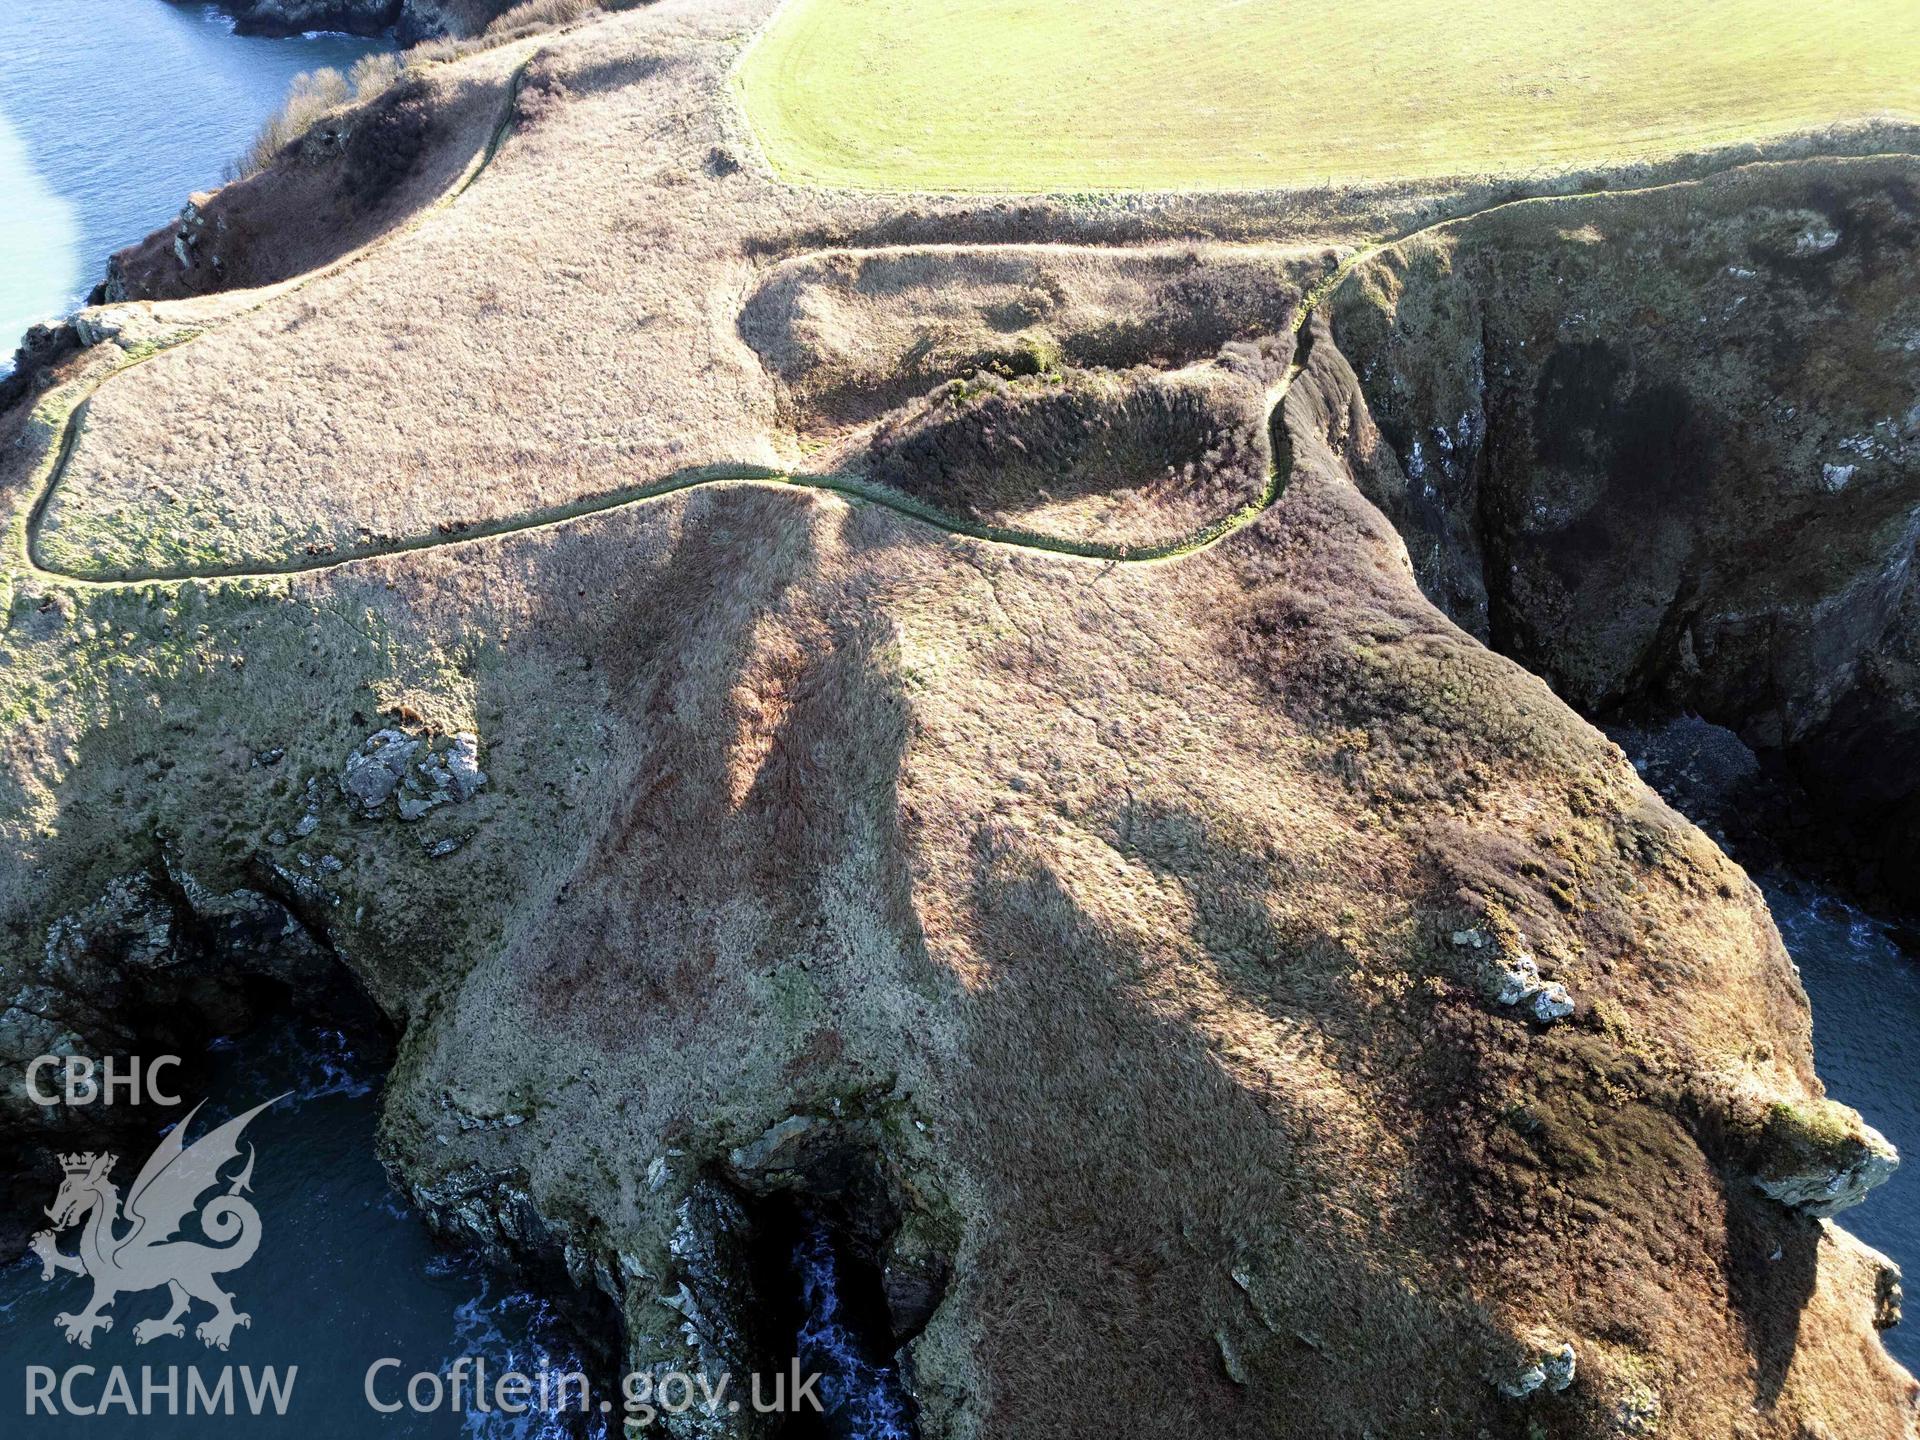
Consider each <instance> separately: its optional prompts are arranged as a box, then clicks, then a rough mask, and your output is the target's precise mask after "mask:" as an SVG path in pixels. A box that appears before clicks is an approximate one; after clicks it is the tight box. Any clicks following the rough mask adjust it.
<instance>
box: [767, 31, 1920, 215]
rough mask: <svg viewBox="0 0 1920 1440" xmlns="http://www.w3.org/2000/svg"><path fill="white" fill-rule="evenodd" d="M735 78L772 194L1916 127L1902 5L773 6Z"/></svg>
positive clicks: (1259, 174)
mask: <svg viewBox="0 0 1920 1440" xmlns="http://www.w3.org/2000/svg"><path fill="white" fill-rule="evenodd" d="M737 78H738V85H739V88H740V90H741V92H742V95H743V97H744V101H745V105H746V109H747V113H748V117H749V119H750V120H751V122H752V124H753V126H754V129H755V130H756V132H757V133H758V135H759V137H760V141H761V143H762V145H763V146H764V147H765V149H766V152H767V154H768V157H769V158H770V159H771V161H772V162H773V164H774V166H775V168H776V169H777V170H778V171H779V172H780V173H781V174H782V175H783V176H785V177H786V178H788V179H792V180H798V181H807V182H813V183H819V184H833V185H854V186H865V187H876V188H910V189H918V188H931V189H953V190H1002V191H1025V190H1084V189H1104V188H1115V189H1187V188H1244V187H1256V186H1286V185H1303V184H1318V183H1321V182H1323V181H1328V180H1332V181H1353V180H1375V179H1392V178H1399V177H1418V176H1433V175H1443V174H1459V173H1472V172H1483V171H1515V170H1528V169H1535V168H1541V167H1559V166H1564V165H1569V164H1576V163H1586V162H1594V161H1604V160H1620V159H1637V158H1644V157H1649V156H1655V155H1661V154H1666V153H1672V152H1674V151H1676V150H1681V149H1686V148H1691V147H1694V146H1697V145H1710V144H1717V143H1722V142H1726V141H1731V140H1739V139H1747V138H1758V137H1764V136H1767V135H1774V134H1780V133H1784V132H1787V131H1791V130H1797V129H1803V128H1808V127H1812V126H1817V125H1824V124H1829V123H1832V122H1834V121H1839V120H1849V119H1858V118H1862V117H1867V116H1873V115H1882V114H1900V115H1907V116H1912V115H1915V114H1920V6H1915V5H1914V4H1913V3H1912V0H1701V3H1698V4H1695V5H1693V6H1690V7H1684V8H1683V7H1678V6H1674V5H1670V4H1666V3H1663V0H1565V3H1556V4H1551V5H1549V4H1546V3H1543V0H1464V3H1450V0H1353V3H1350V4H1347V5H1344V6H1324V5H1310V4H1306V3H1304V0H1257V3H1255V0H792V3H790V4H789V5H788V6H787V7H786V8H785V9H784V10H782V11H781V13H780V14H779V16H778V17H777V18H776V19H775V20H774V22H773V24H772V26H771V27H770V28H769V30H768V31H767V32H766V33H765V34H764V35H763V36H762V37H761V38H760V40H759V41H758V43H756V44H755V45H754V46H753V48H752V49H751V50H750V51H749V53H748V55H747V57H746V59H745V61H744V62H743V64H742V66H741V69H740V72H739V75H738V77H737Z"/></svg>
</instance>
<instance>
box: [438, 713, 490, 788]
mask: <svg viewBox="0 0 1920 1440" xmlns="http://www.w3.org/2000/svg"><path fill="white" fill-rule="evenodd" d="M446 769H447V773H448V775H449V778H450V779H451V781H452V784H453V793H454V798H455V799H458V800H471V799H472V798H473V793H474V791H476V790H478V789H479V788H480V787H481V786H482V785H484V784H486V783H487V772H486V771H484V770H482V769H481V768H480V738H479V737H478V736H477V735H471V734H468V733H467V732H466V731H464V730H463V731H461V732H460V733H459V734H458V735H455V736H454V737H453V748H452V749H450V750H449V751H448V752H447V757H446Z"/></svg>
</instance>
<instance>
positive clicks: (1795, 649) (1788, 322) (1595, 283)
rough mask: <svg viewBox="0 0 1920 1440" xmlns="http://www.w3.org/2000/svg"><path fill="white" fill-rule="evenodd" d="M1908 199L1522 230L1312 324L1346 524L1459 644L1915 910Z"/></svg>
mask: <svg viewBox="0 0 1920 1440" xmlns="http://www.w3.org/2000/svg"><path fill="white" fill-rule="evenodd" d="M1916 184H1920V168H1916V166H1915V164H1914V162H1912V161H1910V160H1898V159H1890V160H1879V161H1876V160H1857V161H1849V162H1835V163H1832V164H1829V165H1823V166H1818V167H1792V166H1788V167H1765V166H1762V167H1755V168H1752V169H1749V170H1745V171H1741V172H1738V173H1736V174H1733V175H1729V176H1726V177H1723V178H1721V179H1718V180H1715V181H1713V182H1710V183H1708V184H1705V185H1702V186H1699V187H1693V188H1689V189H1688V190H1686V191H1685V192H1684V193H1680V192H1673V191H1656V192H1653V193H1648V194H1625V195H1620V196H1607V195H1593V196H1585V197H1580V198H1577V199H1567V200H1557V201H1545V202H1538V203H1525V204H1520V205H1516V206H1512V207H1509V208H1506V209H1502V210H1498V211H1495V212H1493V213H1490V214H1486V215H1483V216H1480V217H1477V218H1475V219H1472V220H1469V221H1464V222H1462V223H1460V224H1457V225H1450V226H1444V227H1441V228H1439V229H1437V230H1434V231H1432V232H1429V233H1426V234H1423V235H1421V236H1419V237H1417V238H1416V239H1414V240H1412V241H1410V242H1407V243H1405V244H1403V245H1400V246H1396V247H1393V248H1392V249H1390V250H1389V251H1387V252H1386V253H1385V254H1383V255H1382V256H1380V257H1379V258H1378V259H1376V260H1373V261H1372V262H1370V263H1369V264H1367V265H1366V266H1364V267H1363V268H1362V269H1361V270H1360V272H1359V273H1358V274H1357V275H1356V276H1355V277H1354V278H1353V280H1352V281H1350V282H1349V283H1348V284H1347V285H1346V286H1345V287H1344V288H1343V289H1342V291H1341V292H1340V294H1339V295H1338V297H1337V298H1336V300H1335V301H1334V304H1333V313H1334V316H1335V325H1336V329H1337V332H1338V334H1339V336H1340V338H1341V343H1342V344H1343V345H1344V346H1345V347H1346V348H1347V349H1348V350H1349V352H1350V353H1351V354H1352V355H1353V356H1354V357H1355V363H1356V365H1357V366H1358V367H1359V368H1360V371H1361V374H1362V378H1363V384H1364V386H1365V389H1366V392H1367V396H1368V399H1369V401H1370V403H1371V405H1372V408H1373V411H1374V413H1375V414H1376V415H1377V416H1378V417H1379V422H1380V427H1381V430H1382V433H1383V434H1384V436H1385V438H1386V440H1387V443H1388V446H1389V447H1390V451H1391V454H1390V455H1386V456H1382V457H1380V458H1379V462H1378V463H1377V464H1375V465H1374V467H1373V468H1372V470H1371V471H1370V472H1369V476H1368V479H1367V482H1366V483H1367V488H1368V493H1369V494H1370V495H1372V496H1373V497H1374V498H1375V499H1376V500H1377V501H1378V502H1379V503H1380V504H1381V505H1382V506H1383V507H1384V508H1385V509H1386V510H1387V512H1388V513H1389V514H1390V515H1391V516H1393V518H1394V521H1395V523H1396V525H1398V526H1399V528H1400V529H1401V532H1402V533H1403V535H1405V537H1406V539H1407V543H1408V548H1409V550H1410V551H1411V552H1412V555H1413V557H1414V563H1415V567H1416V569H1417V571H1418V573H1419V575H1420V577H1421V583H1422V584H1423V586H1424V587H1425V588H1426V589H1427V591H1428V593H1429V594H1431V595H1433V596H1434V598H1435V599H1436V600H1437V601H1439V603H1440V604H1441V605H1442V606H1443V607H1444V608H1446V609H1447V611H1448V613H1449V614H1451V615H1452V616H1453V617H1454V618H1455V619H1456V620H1458V621H1459V622H1460V623H1461V624H1463V625H1465V626H1466V627H1468V628H1469V629H1471V630H1472V631H1474V633H1476V634H1478V635H1480V636H1481V637H1482V638H1485V639H1488V640H1489V641H1490V642H1491V643H1492V644H1494V645H1495V646H1496V648H1499V649H1500V650H1502V651H1504V652H1505V653H1507V654H1511V655H1513V656H1514V657H1515V658H1516V659H1519V660H1520V661H1521V662H1522V663H1523V664H1525V665H1527V666H1528V667H1529V668H1530V669H1533V670H1535V671H1537V672H1538V673H1540V674H1542V675H1544V676H1546V677H1547V678H1548V679H1549V680H1550V681H1551V682H1552V683H1553V685H1554V687H1555V688H1556V689H1557V690H1558V691H1559V692H1560V693H1561V694H1562V695H1564V696H1566V697H1567V699H1568V700H1569V701H1571V702H1572V703H1573V704H1575V705H1577V706H1579V707H1580V708H1581V709H1582V710H1584V711H1586V712H1588V713H1590V714H1593V713H1601V712H1605V711H1608V710H1613V709H1618V708H1621V707H1631V706H1640V707H1656V708H1658V707H1668V708H1680V709H1685V710H1690V711H1693V712H1697V713H1699V714H1701V715H1704V716H1705V717H1707V718H1708V719H1710V720H1713V721H1715V722H1717V723H1719V724H1723V725H1726V726H1728V727H1730V728H1732V729H1734V730H1737V731H1738V732H1739V733H1740V734H1741V735H1742V737H1743V738H1745V739H1746V740H1747V742H1748V743H1749V744H1750V745H1752V746H1753V747H1754V748H1755V749H1756V750H1759V751H1761V752H1762V753H1772V754H1774V755H1777V756H1780V757H1782V758H1783V759H1784V760H1785V761H1786V762H1787V763H1788V764H1789V765H1790V766H1791V768H1792V769H1793V770H1794V771H1795V772H1796V773H1797V774H1798V776H1799V777H1800V778H1801V779H1802V780H1803V781H1804V783H1805V784H1806V786H1807V788H1808V789H1809V790H1810V791H1811V792H1813V793H1814V794H1816V795H1817V796H1819V797H1820V798H1821V800H1822V801H1823V803H1825V804H1826V805H1827V806H1828V807H1829V808H1830V813H1831V814H1833V815H1834V816H1835V817H1836V818H1837V819H1838V820H1839V821H1840V823H1841V824H1842V825H1844V826H1845V827H1847V828H1848V829H1850V830H1852V831H1854V832H1855V838H1856V839H1857V840H1858V841H1859V842H1860V843H1859V846H1858V850H1857V852H1856V855H1855V859H1856V860H1857V861H1861V862H1863V863H1864V862H1865V860H1866V857H1868V856H1872V855H1878V856H1879V857H1881V858H1882V860H1883V863H1882V864H1881V865H1880V866H1879V867H1878V869H1877V871H1875V872H1873V873H1869V874H1867V875H1866V876H1865V877H1864V878H1865V879H1867V880H1868V881H1869V883H1874V884H1877V885H1879V886H1883V887H1884V888H1886V889H1889V890H1891V891H1893V892H1894V893H1896V894H1897V895H1899V896H1900V897H1902V898H1903V899H1905V900H1907V901H1909V902H1912V901H1914V900H1916V899H1920V888H1916V887H1917V886H1920V878H1916V877H1920V868H1917V867H1916V866H1915V864H1914V863H1913V862H1914V860H1915V858H1916V853H1920V852H1916V844H1920V806H1917V805H1916V801H1915V792H1916V785H1920V688H1916V686H1917V684H1920V669H1916V658H1920V651H1917V649H1916V647H1920V592H1917V591H1916V585H1915V576H1914V558H1915V552H1916V545H1917V544H1920V296H1916V292H1915V289H1914V286H1913V274H1914V270H1915V266H1916V264H1920V191H1916Z"/></svg>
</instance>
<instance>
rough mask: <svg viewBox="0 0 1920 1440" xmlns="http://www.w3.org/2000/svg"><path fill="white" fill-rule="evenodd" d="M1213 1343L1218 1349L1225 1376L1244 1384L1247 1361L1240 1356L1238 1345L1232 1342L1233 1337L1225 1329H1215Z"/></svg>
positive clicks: (1245, 1381) (1236, 1382)
mask: <svg viewBox="0 0 1920 1440" xmlns="http://www.w3.org/2000/svg"><path fill="white" fill-rule="evenodd" d="M1213 1343H1214V1345H1215V1346H1216V1347H1218V1349H1219V1351H1220V1368H1221V1369H1223V1370H1225V1371H1226V1372H1227V1378H1228V1379H1229V1380H1231V1381H1233V1383H1234V1384H1236V1385H1245V1384H1246V1383H1247V1362H1246V1361H1244V1360H1242V1359H1241V1358H1240V1347H1239V1346H1237V1345H1235V1344H1234V1343H1233V1337H1232V1336H1231V1335H1229V1334H1227V1332H1226V1331H1225V1330H1216V1331H1214V1332H1213Z"/></svg>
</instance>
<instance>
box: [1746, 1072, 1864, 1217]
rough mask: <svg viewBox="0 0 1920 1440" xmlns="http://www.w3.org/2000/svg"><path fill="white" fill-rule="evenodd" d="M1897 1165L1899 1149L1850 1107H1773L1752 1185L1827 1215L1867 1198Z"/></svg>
mask: <svg viewBox="0 0 1920 1440" xmlns="http://www.w3.org/2000/svg"><path fill="white" fill-rule="evenodd" d="M1899 1168H1900V1152H1899V1151H1897V1150H1895V1149H1894V1147H1893V1145H1892V1143H1891V1142H1890V1141H1889V1140H1888V1139H1887V1137H1886V1136H1884V1135H1882V1134H1881V1133H1880V1132H1879V1131H1878V1130H1876V1129H1874V1128H1873V1127H1872V1126H1871V1125H1869V1124H1867V1123H1866V1122H1865V1121H1864V1120H1862V1119H1861V1118H1860V1116H1859V1115H1858V1114H1857V1113H1856V1112H1855V1111H1853V1110H1850V1109H1848V1108H1847V1107H1846V1106H1844V1105H1837V1104H1835V1103H1833V1102H1832V1101H1829V1100H1821V1101H1815V1102H1812V1103H1810V1104H1805V1105H1786V1104H1780V1105H1775V1106H1774V1107H1773V1108H1772V1110H1771V1111H1770V1112H1769V1113H1768V1117H1767V1121H1766V1124H1765V1127H1764V1131H1763V1134H1762V1137H1761V1140H1760V1145H1759V1151H1758V1155H1757V1165H1756V1173H1755V1175H1754V1177H1753V1183H1754V1186H1755V1188H1756V1189H1758V1190H1759V1191H1760V1193H1761V1194H1763V1195H1765V1196H1766V1197H1767V1198H1768V1199H1770V1200H1773V1201H1775V1202H1777V1203H1779V1204H1781V1205H1784V1206H1786V1207H1787V1208H1788V1209H1790V1210H1797V1211H1799V1212H1800V1213H1801V1214H1803V1215H1809V1216H1813V1217H1815V1218H1819V1219H1825V1218H1826V1217H1828V1216H1832V1215H1837V1214H1838V1213H1839V1212H1840V1211H1842V1210H1846V1209H1850V1208H1851V1207H1853V1206H1855V1205H1858V1204H1859V1203H1860V1202H1861V1201H1862V1200H1864V1199H1866V1198H1867V1194H1868V1192H1869V1191H1871V1190H1872V1189H1873V1188H1874V1187H1875V1186H1877V1185H1880V1184H1883V1183H1884V1182H1885V1181H1886V1180H1887V1179H1889V1178H1890V1177H1891V1176H1892V1175H1893V1172H1894V1171H1896V1170H1898V1169H1899Z"/></svg>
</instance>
